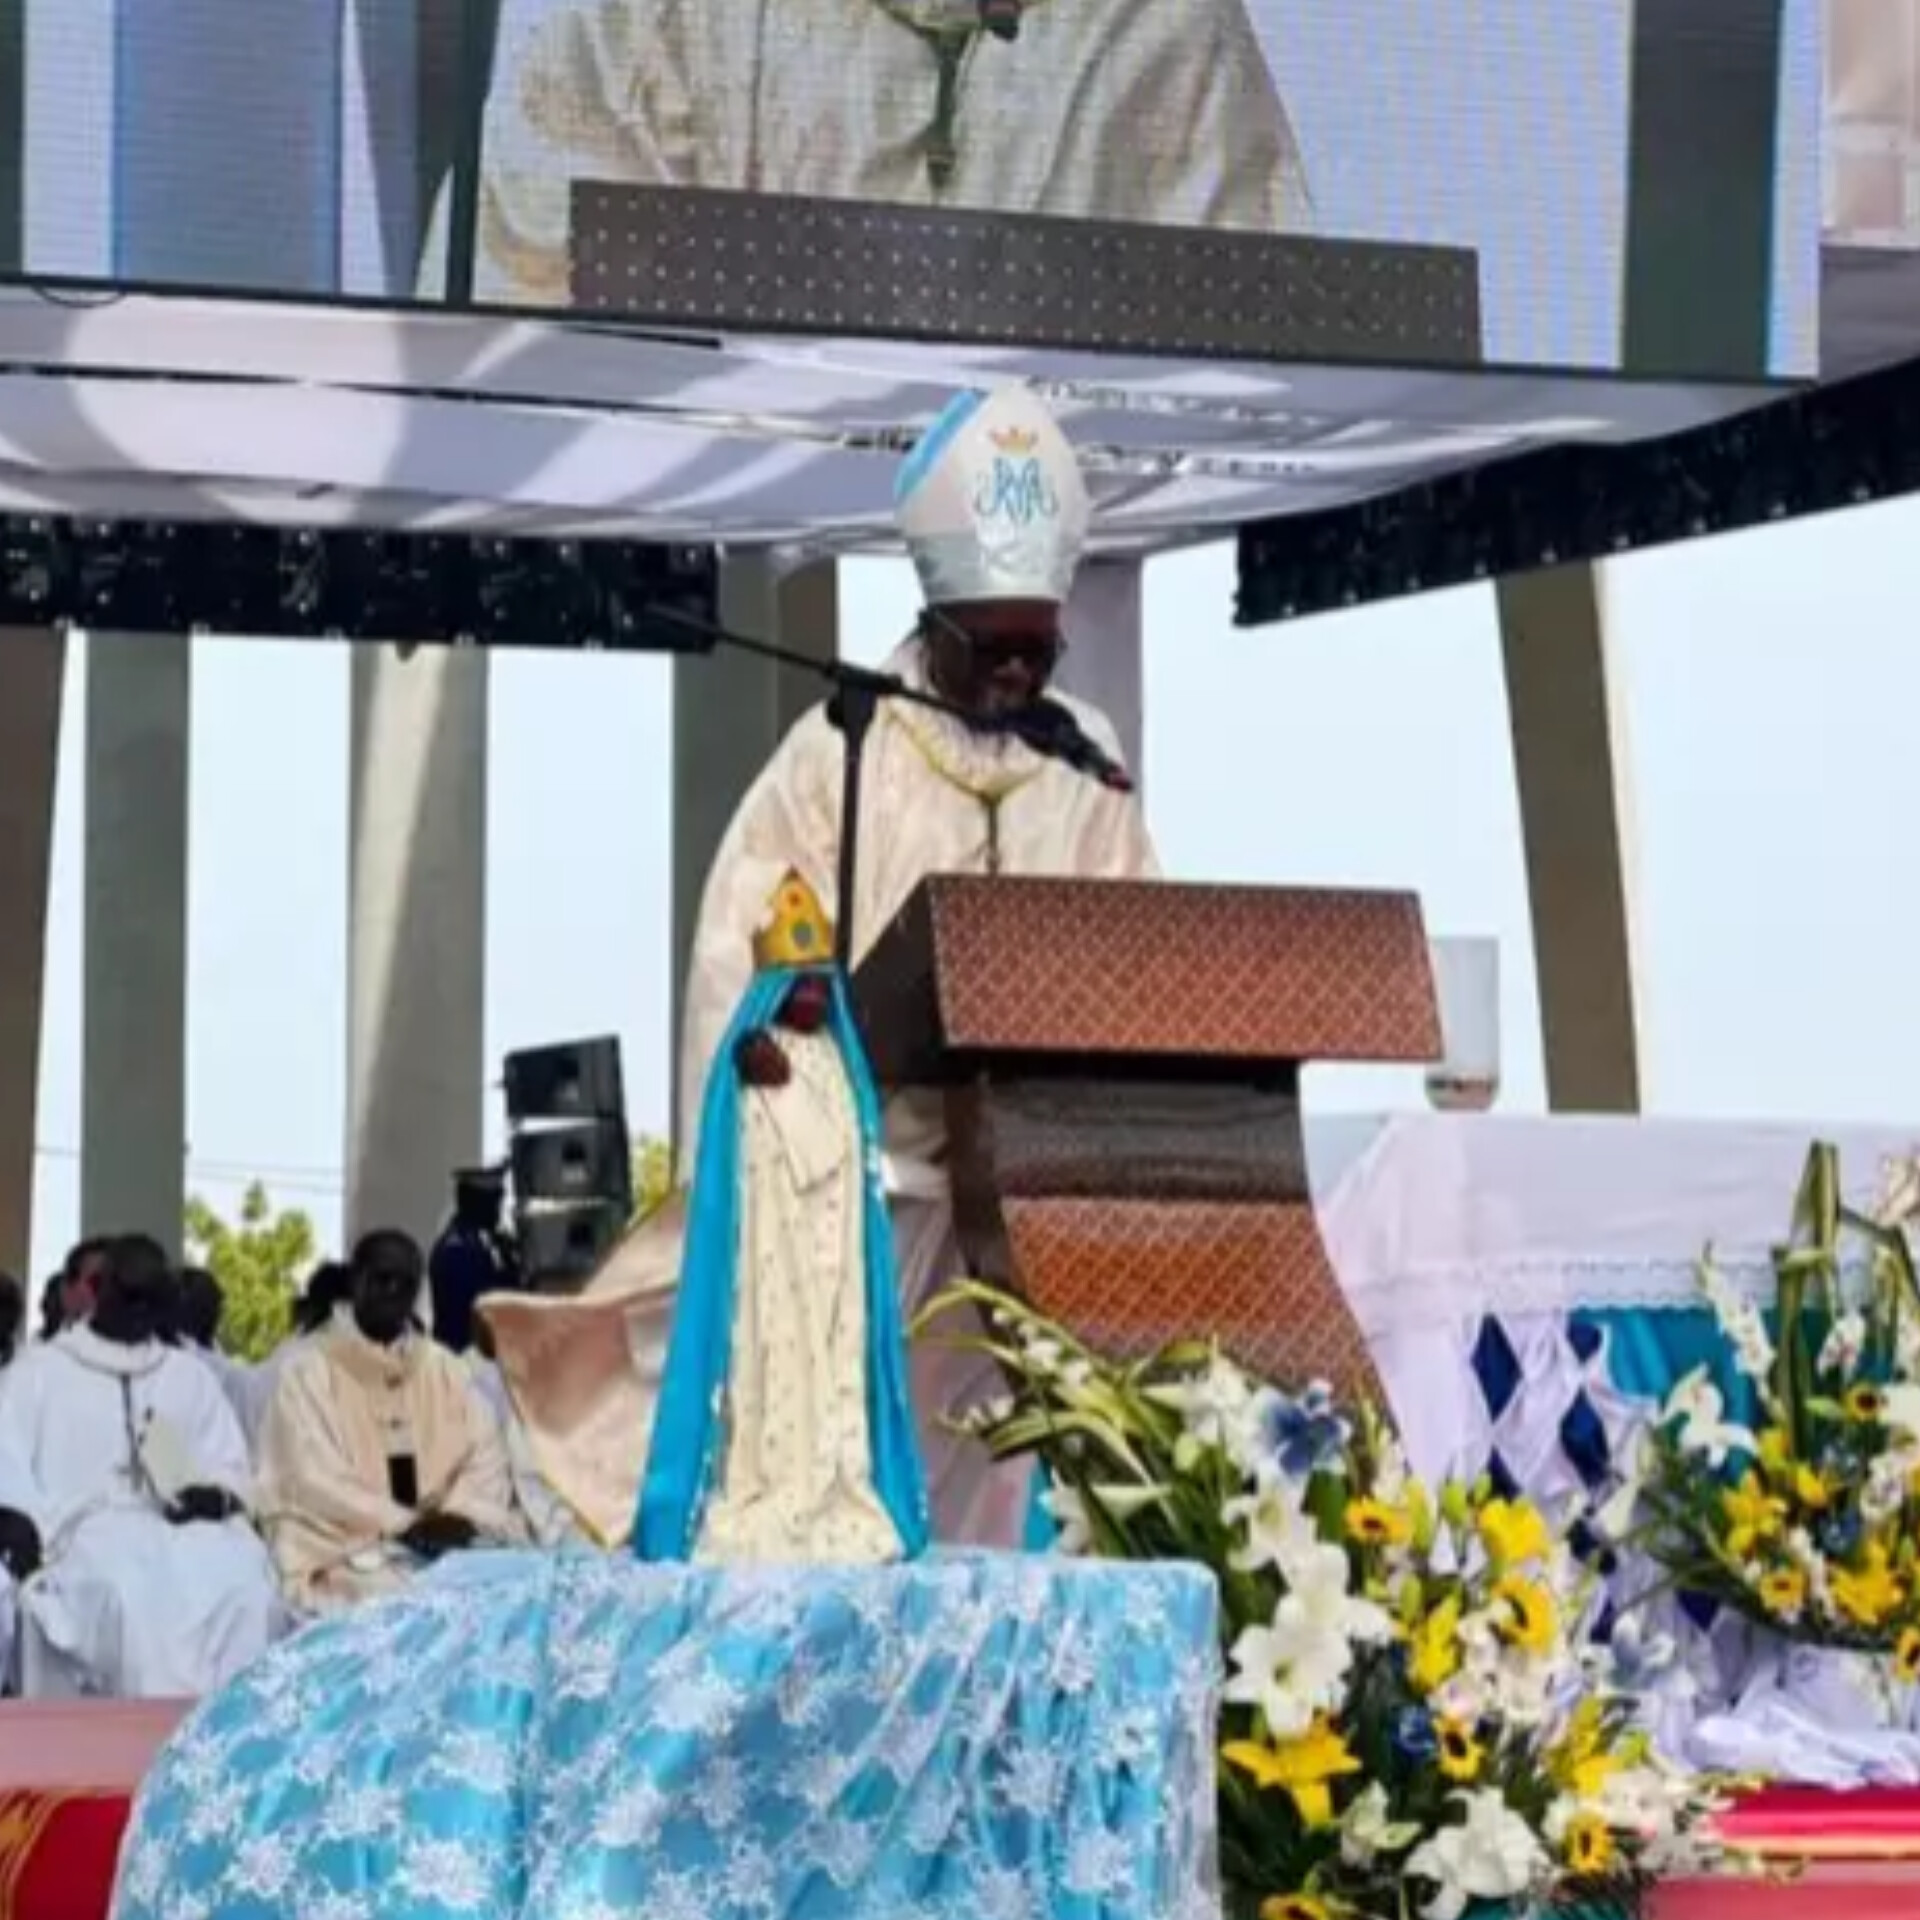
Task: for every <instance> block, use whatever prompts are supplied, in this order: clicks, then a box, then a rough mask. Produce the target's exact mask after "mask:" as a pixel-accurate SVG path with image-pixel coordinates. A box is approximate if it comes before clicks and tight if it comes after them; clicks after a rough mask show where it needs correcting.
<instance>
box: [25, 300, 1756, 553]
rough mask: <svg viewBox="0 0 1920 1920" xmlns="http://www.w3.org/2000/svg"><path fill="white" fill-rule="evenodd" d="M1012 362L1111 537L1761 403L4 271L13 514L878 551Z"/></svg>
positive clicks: (1175, 530)
mask: <svg viewBox="0 0 1920 1920" xmlns="http://www.w3.org/2000/svg"><path fill="white" fill-rule="evenodd" d="M1015 378H1022V379H1032V380H1035V381H1037V382H1039V383H1040V384H1041V386H1042V387H1043V388H1044V389H1045V391H1046V392H1047V394H1048V396H1049V398H1050V400H1051V401H1052V403H1053V404H1054V406H1055V407H1056V409H1057V410H1058V411H1059V413H1060V415H1061V417H1062V418H1063V420H1064V421H1065V423H1066V425H1067V427H1068V430H1069V432H1070V433H1071V434H1072V435H1073V436H1074V438H1075V440H1076V441H1077V442H1078V443H1079V444H1080V446H1081V448H1082V450H1083V453H1084V456H1085V459H1086V462H1087V465H1088V468H1089V471H1090V474H1091V476H1092V481H1093V485H1094V489H1095V495H1096V499H1097V501H1098V505H1099V516H1098V525H1097V529H1096V535H1095V547H1096V549H1097V550H1104V551H1108V552H1138V551H1145V550H1149V549H1152V548H1155V547H1161V546H1167V545H1172V544H1177V543H1179V542H1181V541H1186V540H1191V539H1195V538H1200V537H1205V536H1206V535H1207V534H1208V533H1210V532H1211V533H1213V534H1215V535H1217V534H1219V533H1221V532H1224V531H1225V530H1227V529H1228V528H1230V527H1232V526H1234V525H1235V524H1237V523H1239V522H1241V521H1244V520H1249V519H1253V518H1257V517H1260V516H1264V515H1269V514H1277V513H1290V512H1302V511H1311V510H1315V509H1319V508H1323V507H1329V506H1335V505H1339V504H1342V503H1344V502H1347V501H1351V500H1356V499H1361V498H1364V497H1367V496H1369V495H1372V494H1377V493H1382V492H1387V491H1390V490H1392V489H1394V488H1397V487H1400V486H1404V485H1406V484H1407V483H1408V482H1410V481H1414V480H1418V479H1422V478H1425V477H1428V476H1431V475H1434V474H1438V473H1442V472H1445V471H1448V470H1450V469H1454V468H1458V467H1462V466H1468V465H1476V464H1479V463H1481V462H1484V461H1487V460H1490V459H1496V458H1500V457H1502V456H1505V455H1510V454H1515V453H1520V452H1523V451H1526V450H1527V449H1529V448H1531V447H1534V446H1538V445H1542V444H1545V443H1548V442H1560V441H1568V440H1581V439H1592V440H1614V439H1631V438H1635V437H1639V436H1641V435H1645V434H1648V433H1657V432H1666V431H1672V430H1674V429H1677V428H1681V427H1686V426H1691V425H1695V424H1698V423H1699V422H1701V421H1703V420H1707V419H1711V418H1715V417H1717V416H1720V415H1724V414H1727V413H1731V412H1735V411H1738V410H1739V409H1741V408H1743V407H1746V406H1751V405H1754V404H1756V403H1758V402H1759V401H1761V400H1764V399H1767V398H1769V397H1772V395H1773V394H1774V393H1775V392H1777V391H1778V389H1766V388H1758V389H1754V388H1747V389H1739V388H1736V389H1728V388H1716V389H1701V388H1683V387H1671V386H1669V387H1656V386H1649V385H1633V384H1629V383H1624V382H1614V381H1604V380H1595V379H1592V378H1556V377H1551V376H1539V375H1520V374H1509V373H1484V374H1471V375H1469V374H1460V373H1444V372H1426V373H1407V372H1383V371H1380V370H1378V369H1357V368H1340V367H1286V368H1269V367H1257V366H1238V365H1225V364H1206V365H1196V364H1192V363H1183V362H1178V361H1171V360H1167V361H1160V360H1149V359H1138V358H1129V359H1122V358H1117V357H1099V356H1092V355H1062V354H1044V355H1042V354H1026V353H1019V352H1010V351H996V350H989V349H980V350H968V349H963V348H941V347H912V346H902V345H897V344H887V343H863V342H847V341H793V340H785V341H771V340H753V339H732V340H726V341H719V340H693V339H671V338H661V337H659V336H654V335H648V336H643V335H640V334H636V333H632V332H625V331H621V330H618V329H614V328H609V327H606V326H603V325H584V324H568V323H554V322H543V321H530V320H525V319H519V318H511V317H504V316H502V317H486V316H452V315H447V314H438V313H433V312H429V311H407V310H395V309H384V308H383V309H371V308H351V307H345V306H335V307H314V306H298V305H286V304H268V303H261V302H249V301H222V300H206V299H195V298H184V297H183V298H161V297H154V296H146V295H127V296H120V297H115V296H111V295H109V296H104V297H103V296H94V295H83V294H71V295H59V296H57V297H56V295H55V294H54V293H52V292H51V291H36V290H33V289H28V288H17V289H11V290H8V291H6V292H5V293H0V509H4V510H11V511H16V512H19V511H28V512H33V511H39V512H49V513H65V514H73V515H77V516H83V517H84V516H93V515H97V516H101V517H127V518H132V517H140V516H147V517H165V518H209V519H237V520H242V521H249V522H255V523H261V524H269V525H317V526H348V525H364V526H378V527H391V528H405V529H415V530H430V529H439V530H464V531H473V532H487V533H499V534H527V535H537V536H544V537H550V538H563V537H577V538H592V537H608V538H612V537H620V538H632V539H646V540H688V541H698V542H701V543H705V542H709V541H715V542H721V543H728V544H737V545H776V546H780V545H784V546H795V547H803V548H808V549H818V550H841V551H848V550H856V551H857V550H863V549H877V548H883V547H886V546H888V545H890V544H891V524H890V522H891V502H892V487H893V476H894V471H895V468H896V465H897V461H898V457H899V454H900V452H901V451H902V450H903V449H904V448H905V447H906V446H908V445H909V444H911V442H912V440H913V439H914V438H915V437H916V436H917V434H918V433H919V432H920V431H921V429H922V428H924V426H925V425H926V424H927V423H928V422H929V421H930V420H931V419H932V418H933V416H934V415H935V414H936V413H937V412H938V411H939V410H940V408H941V407H942V406H943V405H944V404H945V403H946V401H947V400H948V399H949V398H950V397H951V396H952V395H953V394H954V393H955V392H957V391H960V390H962V389H963V388H966V387H970V386H979V385H985V384H992V383H994V382H997V381H1003V380H1009V379H1015Z"/></svg>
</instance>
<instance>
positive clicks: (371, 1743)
mask: <svg viewBox="0 0 1920 1920" xmlns="http://www.w3.org/2000/svg"><path fill="white" fill-rule="evenodd" d="M1217 1634H1218V1627H1217V1621H1216V1616H1215V1593H1214V1586H1213V1581H1212V1578H1211V1576H1210V1575H1209V1574H1207V1573H1205V1572H1204V1571H1202V1570H1200V1569H1198V1568H1193V1567H1183V1566H1173V1565H1164V1566H1129V1565H1115V1564H1102V1563H1099V1562H1091V1561H1077V1560H1071V1559H1065V1558H1057V1557H1051V1556H1038V1555H1019V1556H1016V1555H985V1554H954V1555H936V1556H935V1557H933V1558H930V1559H926V1560H922V1561H919V1562H916V1563H914V1564H912V1565H910V1566H906V1567H896V1568H821V1569H809V1570H804V1571H789V1572H776V1571H773V1570H754V1571H743V1570H739V1569H731V1570H719V1569H706V1568H699V1567H687V1566H642V1565H639V1564H637V1563H635V1562H633V1561H630V1560H626V1559H610V1558H609V1559H603V1558H600V1557H597V1556H589V1555H585V1554H574V1555H560V1556H539V1555H533V1554H499V1555H487V1556H481V1557H474V1558H470V1559H468V1560H465V1561H462V1562H459V1563H449V1564H448V1565H447V1566H446V1567H444V1568H443V1569H442V1571H441V1573H440V1574H439V1575H437V1576H436V1577H435V1578H433V1579H430V1580H427V1581H424V1582H422V1583H421V1584H420V1585H419V1586H418V1587H416V1588H415V1589H414V1590H413V1591H412V1592H411V1593H409V1594H407V1595H406V1596H404V1597H402V1598H399V1599H395V1600H389V1601H384V1602H380V1603H378V1604H375V1605H372V1606H369V1607H366V1608H364V1609H362V1610H360V1611H358V1612H355V1613H352V1614H348V1615H345V1616H343V1617H341V1618H338V1619H335V1620H330V1621H326V1622H323V1623H321V1624H319V1625H316V1626H313V1627H310V1628H308V1629H307V1630H306V1631H305V1632H303V1633H301V1634H300V1635H298V1636H297V1637H296V1638H294V1639H292V1640H290V1641H287V1642H286V1643H285V1644H283V1645H282V1646H280V1647H278V1648H276V1649H275V1650H274V1651H273V1652H272V1653H270V1654H269V1655H267V1657H266V1658H265V1659H264V1660H262V1661H261V1662H260V1663H259V1664H258V1665H257V1666H255V1667H253V1668H252V1669H250V1670H249V1671H248V1672H247V1673H246V1674H244V1675H243V1676H242V1677H241V1678H240V1679H239V1680H238V1681H236V1682H235V1683H234V1684H233V1685H231V1686H229V1687H228V1688H227V1689H226V1690H225V1691H223V1692H221V1693H219V1694H217V1695H215V1696H214V1697H213V1698H211V1699H210V1700H208V1701H207V1702H206V1703H205V1704H204V1705H202V1706H201V1708H200V1709H199V1710H198V1711H197V1712H196V1713H195V1714H194V1715H193V1716H192V1717H191V1718H190V1719H189V1720H188V1721H187V1723H186V1724H185V1725H184V1726H183V1727H182V1728H181V1730H180V1732H179V1733H178V1734H177V1735H176V1736H175V1737H174V1739H173V1740H172V1741H171V1742H170V1743H169V1745H168V1746H167V1748H166V1749H165V1750H164V1751H163V1752H162V1754H161V1755H160V1758H159V1759H158V1761H157V1762H156V1764H155V1766H154V1769H153V1771H152V1772H151V1774H150V1775H149V1776H148V1778H147V1781H146V1783H145V1785H144V1786H143V1787H142V1789H141V1791H140V1795H139V1799H138V1801H137V1803H136V1805H135V1808H134V1813H133V1820H132V1824H131V1826H130V1828H129V1831H128V1838H127V1842H126V1846H125V1848H124V1851H123V1853H122V1858H121V1869H120V1884H119V1889H118V1893H117V1896H116V1901H115V1908H114V1912H115V1920H400V1917H401V1916H405V1920H440V1917H441V1916H448V1917H449V1920H453V1917H455V1916H457V1917H458V1920H615V1917H616V1916H618V1917H619V1920H827V1916H832V1920H882V1916H884V1920H1210V1917H1211V1916H1217V1914H1218V1899H1217V1894H1216V1892H1215V1879H1214V1872H1215V1865H1214V1837H1215V1827H1214V1801H1213V1795H1214V1776H1213V1742H1214V1706H1215V1688H1216V1680H1217V1665H1218V1639H1217Z"/></svg>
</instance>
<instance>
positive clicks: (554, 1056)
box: [505, 1037, 627, 1125]
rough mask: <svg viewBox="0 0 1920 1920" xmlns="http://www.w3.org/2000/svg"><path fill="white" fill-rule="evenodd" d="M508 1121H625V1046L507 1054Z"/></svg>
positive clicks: (599, 1044)
mask: <svg viewBox="0 0 1920 1920" xmlns="http://www.w3.org/2000/svg"><path fill="white" fill-rule="evenodd" d="M505 1078H506V1094H507V1118H508V1120H509V1121H511V1122H513V1123H514V1124H515V1125H518V1124H519V1122H521V1121H523V1120H605V1119H615V1118H619V1119H624V1118H625V1116H626V1111H627V1096H626V1089H625V1086H624V1084H623V1082H622V1079H621V1073H620V1042H619V1041H618V1040H616V1039H613V1038H611V1037H609V1038H607V1039H603V1040H568V1041H563V1042H561V1043H560V1044H559V1045H557V1046H551V1047H523V1048H522V1049H521V1050H520V1051H519V1052H518V1053H510V1054H508V1055H507V1064H506V1075H505Z"/></svg>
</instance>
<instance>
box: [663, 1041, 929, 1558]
mask: <svg viewBox="0 0 1920 1920" xmlns="http://www.w3.org/2000/svg"><path fill="white" fill-rule="evenodd" d="M778 1037H779V1041H780V1046H781V1049H782V1051H783V1052H784V1053H785V1054H786V1056H787V1061H788V1064H789V1066H790V1068H791V1071H792V1077H791V1079H790V1080H789V1082H788V1084H787V1085H786V1086H784V1087H766V1088H747V1089H745V1090H743V1092H742V1095H741V1107H740V1110H741V1134H742V1138H741V1142H740V1180H741V1194H740V1239H739V1256H738V1260H737V1262H736V1265H735V1269H734V1315H733V1341H732V1348H731V1360H730V1363H729V1367H728V1377H727V1403H726V1410H725V1414H724V1416H723V1420H724V1430H725V1434H726V1438H725V1442H724V1452H723V1454H722V1466H721V1471H720V1476H719V1484H718V1486H717V1487H716V1488H715V1490H714V1493H713V1496H712V1499H711V1500H710V1502H709V1504H708V1509H707V1513H706V1517H705V1520H704V1522H703V1525H702V1528H701V1534H700V1544H699V1550H698V1558H700V1559H702V1560H714V1561H732V1562H741V1561H749V1562H751V1561H759V1562H764V1563H778V1564H788V1565H795V1564H803V1563H807V1562H835V1561H838V1562H843V1563H863V1562H873V1561H881V1560H893V1559H897V1558H898V1557H899V1553H900V1541H899V1535H898V1533H897V1532H896V1530H895V1528H894V1525H893V1522H892V1520H891V1519H890V1518H889V1517H888V1515H887V1512H886V1510H885V1508H884V1507H882V1505H881V1504H880V1500H879V1498H878V1496H877V1495H876V1494H875V1492H874V1488H873V1463H872V1448H871V1446H870V1444H869V1439H868V1432H867V1311H866V1247H865V1239H866V1234H865V1226H864V1216H865V1210H866V1208H865V1201H866V1195H865V1190H864V1181H863V1169H862V1164H861V1163H862V1155H861V1150H860V1121H859V1115H858V1113H857V1111H856V1109H855V1106H854V1100H853V1089H852V1086H851V1085H850V1083H849V1081H848V1078H847V1070H846V1067H845V1065H844V1064H843V1062H842V1060H841V1057H840V1047H839V1043H838V1041H837V1040H836V1039H835V1038H834V1037H833V1036H832V1035H831V1034H828V1033H793V1032H789V1031H787V1030H785V1029H782V1030H781V1031H780V1032H779V1036H778Z"/></svg>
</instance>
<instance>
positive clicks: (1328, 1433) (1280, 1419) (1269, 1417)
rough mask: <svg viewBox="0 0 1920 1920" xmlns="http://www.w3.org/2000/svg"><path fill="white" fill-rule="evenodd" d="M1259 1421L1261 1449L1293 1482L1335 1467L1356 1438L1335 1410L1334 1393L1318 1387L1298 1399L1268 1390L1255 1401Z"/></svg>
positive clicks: (1308, 1390) (1323, 1387) (1307, 1391)
mask: <svg viewBox="0 0 1920 1920" xmlns="http://www.w3.org/2000/svg"><path fill="white" fill-rule="evenodd" d="M1256 1418H1257V1420H1258V1423H1259V1434H1260V1443H1261V1446H1262V1448H1263V1449H1264V1451H1265V1452H1266V1453H1268V1454H1270V1455H1271V1456H1272V1457H1273V1459H1275V1460H1276V1461H1278V1463H1279V1466H1280V1471H1281V1472H1282V1473H1284V1474H1286V1475H1287V1476H1288V1477H1289V1478H1290V1479H1295V1480H1303V1479H1305V1478H1306V1476H1307V1475H1308V1474H1310V1473H1314V1472H1317V1471H1318V1470H1319V1469H1320V1468H1321V1467H1325V1466H1330V1465H1332V1464H1333V1462H1334V1461H1335V1460H1336V1459H1337V1458H1338V1457H1339V1455H1340V1452H1341V1450H1342V1449H1343V1448H1344V1447H1345V1446H1346V1444H1347V1442H1348V1441H1349V1440H1351V1439H1352V1438H1353V1428H1352V1427H1351V1426H1349V1425H1348V1424H1347V1422H1346V1421H1345V1420H1343V1419H1341V1417H1340V1415H1339V1414H1338V1413H1337V1412H1335V1410H1334V1405H1333V1394H1332V1392H1331V1391H1330V1390H1329V1389H1328V1388H1327V1387H1325V1386H1321V1385H1318V1384H1316V1385H1314V1386H1311V1387H1309V1388H1308V1389H1307V1390H1306V1392H1305V1393H1303V1394H1301V1395H1300V1397H1299V1398H1298V1399H1297V1400H1293V1399H1289V1398H1288V1397H1287V1395H1285V1394H1284V1393H1280V1392H1278V1391H1276V1390H1274V1389H1272V1388H1268V1389H1267V1390H1265V1391H1264V1392H1262V1393H1261V1395H1260V1397H1259V1400H1258V1401H1257V1402H1256Z"/></svg>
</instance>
